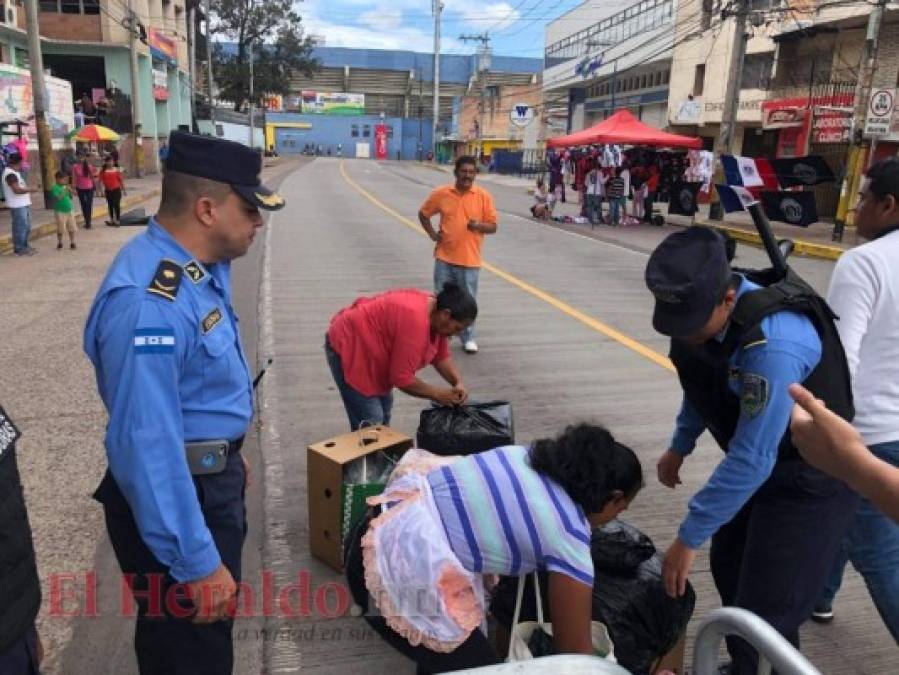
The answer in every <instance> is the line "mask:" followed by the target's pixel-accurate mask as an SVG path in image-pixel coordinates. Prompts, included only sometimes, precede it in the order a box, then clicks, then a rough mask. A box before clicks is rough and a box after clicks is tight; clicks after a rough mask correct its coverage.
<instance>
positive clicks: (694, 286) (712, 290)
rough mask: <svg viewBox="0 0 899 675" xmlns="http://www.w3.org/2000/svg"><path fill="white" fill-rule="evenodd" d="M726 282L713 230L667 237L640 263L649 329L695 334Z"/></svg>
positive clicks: (723, 255)
mask: <svg viewBox="0 0 899 675" xmlns="http://www.w3.org/2000/svg"><path fill="white" fill-rule="evenodd" d="M730 278H731V269H730V263H729V262H728V261H727V251H726V248H725V244H724V238H723V237H722V236H721V235H720V234H718V233H717V232H716V231H714V230H712V229H710V228H707V227H699V226H693V227H688V228H687V229H685V230H684V231H683V232H676V233H674V234H672V235H670V236H668V237H667V238H666V239H665V240H664V241H663V242H662V243H661V244H659V245H658V247H657V248H656V250H655V251H653V252H652V255H651V256H650V257H649V262H648V263H647V264H646V286H647V287H648V288H649V290H650V291H651V292H652V294H653V295H654V296H655V300H656V304H655V311H654V312H653V315H652V325H653V327H654V328H655V329H656V330H657V331H658V332H660V333H662V334H663V335H669V336H671V337H675V338H685V337H688V336H690V335H692V334H694V333H696V332H697V331H698V330H699V329H701V328H702V327H703V326H704V325H705V324H706V323H707V322H708V320H709V318H710V317H711V316H712V312H713V311H714V309H715V306H716V305H718V304H719V303H720V302H721V294H722V291H723V290H724V286H725V284H726V283H727V282H728V281H729V280H730Z"/></svg>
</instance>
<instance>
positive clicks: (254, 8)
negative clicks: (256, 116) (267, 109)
mask: <svg viewBox="0 0 899 675" xmlns="http://www.w3.org/2000/svg"><path fill="white" fill-rule="evenodd" d="M293 4H294V3H293V2H292V0H212V2H210V14H211V15H212V22H211V23H212V32H213V34H214V35H215V36H217V37H218V38H219V41H216V42H214V43H213V54H212V61H213V68H214V69H215V71H214V72H215V83H216V87H217V89H218V90H219V94H218V95H219V97H220V98H222V99H223V100H226V101H230V102H231V103H233V105H234V109H235V110H242V109H243V108H244V107H245V106H246V105H247V104H248V103H249V99H250V67H249V61H250V58H249V57H250V46H251V45H252V48H253V83H254V84H253V93H254V97H255V98H256V101H257V103H258V101H259V100H260V99H261V98H262V96H263V95H264V94H282V95H286V94H288V93H289V92H290V80H291V78H292V77H293V75H294V73H303V74H305V75H307V76H310V75H312V74H313V73H314V72H315V71H316V70H317V69H318V67H319V62H318V60H317V59H315V58H313V57H312V49H313V43H312V41H311V40H310V39H309V38H308V37H304V35H303V24H302V18H301V17H300V15H299V14H298V13H297V12H296V11H294V9H293Z"/></svg>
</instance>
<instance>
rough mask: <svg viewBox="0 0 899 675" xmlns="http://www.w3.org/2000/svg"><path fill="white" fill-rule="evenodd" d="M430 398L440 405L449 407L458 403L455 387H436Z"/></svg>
mask: <svg viewBox="0 0 899 675" xmlns="http://www.w3.org/2000/svg"><path fill="white" fill-rule="evenodd" d="M431 400H432V401H434V402H435V403H439V404H440V405H445V406H450V407H451V406H454V405H459V401H458V394H457V393H456V389H455V387H454V388H452V389H438V390H437V391H436V393H435V394H434V396H433V397H432V398H431Z"/></svg>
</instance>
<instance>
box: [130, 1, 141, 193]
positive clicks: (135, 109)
mask: <svg viewBox="0 0 899 675" xmlns="http://www.w3.org/2000/svg"><path fill="white" fill-rule="evenodd" d="M139 26H140V21H139V20H138V18H137V14H136V13H135V12H134V2H133V0H128V38H129V39H128V43H129V46H130V55H131V136H132V140H133V141H134V148H133V158H132V161H133V163H134V175H135V177H137V178H140V177H141V176H143V175H144V149H143V145H144V143H143V137H142V134H143V124H141V111H140V103H141V101H140V69H139V65H138V58H137V36H138V30H139V28H138V27H139Z"/></svg>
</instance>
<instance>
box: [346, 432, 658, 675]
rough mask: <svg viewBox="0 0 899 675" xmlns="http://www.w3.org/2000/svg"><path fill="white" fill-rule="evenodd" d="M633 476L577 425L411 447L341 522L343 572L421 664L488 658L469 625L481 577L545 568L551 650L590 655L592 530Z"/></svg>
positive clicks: (476, 618) (602, 437)
mask: <svg viewBox="0 0 899 675" xmlns="http://www.w3.org/2000/svg"><path fill="white" fill-rule="evenodd" d="M642 486H643V473H642V469H641V467H640V462H639V460H638V459H637V457H636V455H635V454H634V452H633V451H632V450H631V449H630V448H628V447H626V446H624V445H622V444H620V443H618V442H616V441H615V439H614V438H613V437H612V435H611V434H610V433H609V432H608V431H607V430H605V429H603V428H601V427H597V426H591V425H588V424H579V425H576V426H571V427H568V428H567V429H565V431H564V432H562V434H560V435H559V436H558V437H557V438H554V439H543V440H539V441H536V442H535V443H534V444H533V445H532V446H531V447H529V448H528V447H523V446H507V447H502V448H496V449H494V450H490V451H487V452H483V453H479V454H475V455H469V456H467V457H462V458H438V457H435V456H433V455H430V453H427V452H424V451H421V450H411V451H409V453H407V455H406V457H404V459H403V460H402V461H401V462H400V464H399V466H398V467H397V471H396V472H395V473H394V475H393V476H392V477H391V480H390V482H389V484H388V486H387V489H386V490H385V492H384V494H383V495H381V496H380V497H377V498H374V499H373V500H370V501H371V502H372V503H376V504H380V505H381V510H380V515H377V517H374V514H371V515H370V516H369V517H367V518H366V519H365V520H363V521H362V522H361V523H360V524H359V525H358V526H357V527H356V528H354V531H353V532H351V535H350V539H349V540H348V542H347V554H346V570H347V579H348V582H349V586H350V590H351V591H352V593H353V598H354V600H355V602H356V603H357V604H358V605H360V606H361V607H362V608H363V610H365V609H367V607H368V597H369V595H370V596H371V598H372V599H373V600H374V604H375V606H376V607H377V609H378V610H379V611H380V615H378V614H377V613H376V612H369V613H366V617H365V618H366V620H367V621H368V622H369V624H371V626H372V627H373V628H374V629H375V630H376V631H377V632H378V633H379V634H380V635H381V636H382V637H383V638H384V639H385V640H386V641H387V642H388V643H390V644H391V645H392V646H393V647H395V648H396V649H398V650H399V651H401V652H402V653H404V654H405V655H407V656H408V657H409V658H411V659H413V660H414V661H415V662H416V663H417V664H418V665H419V672H446V671H450V670H457V669H461V668H474V667H478V666H484V665H489V664H491V663H497V662H498V661H499V657H498V656H497V654H496V652H495V651H494V649H493V647H492V646H491V645H490V644H489V642H488V641H487V638H486V637H485V636H484V634H483V633H482V632H481V631H480V630H478V627H479V626H480V625H481V624H482V622H483V620H484V617H485V615H486V602H485V597H484V587H483V578H484V576H485V575H522V574H527V573H530V572H533V571H534V570H546V571H547V572H549V598H550V612H551V614H552V617H553V634H554V636H555V642H556V648H557V650H558V651H559V652H563V653H565V652H567V653H581V654H592V644H591V638H590V621H591V606H592V593H593V560H592V557H591V555H590V535H591V529H592V528H594V527H599V526H601V525H603V524H604V523H607V522H608V521H610V520H612V519H613V518H615V517H616V516H617V515H618V514H619V513H621V512H622V511H623V510H625V509H626V508H627V507H628V505H629V504H630V502H631V500H632V499H633V498H634V496H635V495H636V493H637V492H638V491H639V489H640V488H641V487H642Z"/></svg>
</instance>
